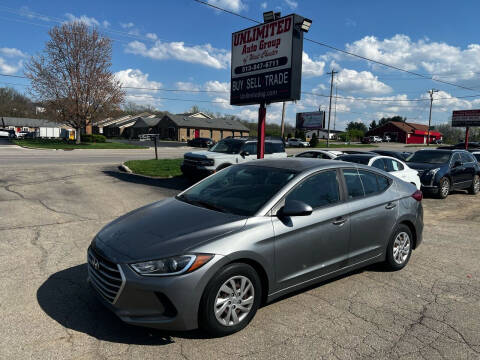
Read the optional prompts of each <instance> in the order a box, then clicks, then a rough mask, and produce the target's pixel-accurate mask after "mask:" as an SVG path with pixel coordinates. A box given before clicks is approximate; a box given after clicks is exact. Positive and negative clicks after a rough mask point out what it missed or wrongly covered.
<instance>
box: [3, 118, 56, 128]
mask: <svg viewBox="0 0 480 360" xmlns="http://www.w3.org/2000/svg"><path fill="white" fill-rule="evenodd" d="M2 118H3V122H4V123H5V126H18V127H30V128H37V127H52V128H54V127H61V126H62V124H60V123H57V122H54V121H50V120H46V119H31V118H17V117H7V116H3V117H2ZM0 126H3V123H2V120H1V118H0Z"/></svg>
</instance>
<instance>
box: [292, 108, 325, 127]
mask: <svg viewBox="0 0 480 360" xmlns="http://www.w3.org/2000/svg"><path fill="white" fill-rule="evenodd" d="M295 127H296V128H297V129H299V130H321V129H325V111H313V112H302V113H297V118H296V126H295Z"/></svg>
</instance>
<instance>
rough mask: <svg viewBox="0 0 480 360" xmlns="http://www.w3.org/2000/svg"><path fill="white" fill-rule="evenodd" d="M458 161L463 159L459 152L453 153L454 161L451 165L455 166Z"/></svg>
mask: <svg viewBox="0 0 480 360" xmlns="http://www.w3.org/2000/svg"><path fill="white" fill-rule="evenodd" d="M457 161H461V159H460V155H459V154H453V156H452V161H451V162H450V164H451V166H454V165H455V163H456V162H457Z"/></svg>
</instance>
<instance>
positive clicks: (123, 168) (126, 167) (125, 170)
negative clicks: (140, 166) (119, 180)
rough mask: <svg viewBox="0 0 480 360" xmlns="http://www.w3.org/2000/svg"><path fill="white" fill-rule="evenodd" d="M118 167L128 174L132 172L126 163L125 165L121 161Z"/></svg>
mask: <svg viewBox="0 0 480 360" xmlns="http://www.w3.org/2000/svg"><path fill="white" fill-rule="evenodd" d="M118 169H119V170H120V171H123V172H126V173H128V174H133V171H132V170H131V169H130V168H129V167H128V166H127V165H125V163H122V164H121V165H119V166H118Z"/></svg>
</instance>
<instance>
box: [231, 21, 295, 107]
mask: <svg viewBox="0 0 480 360" xmlns="http://www.w3.org/2000/svg"><path fill="white" fill-rule="evenodd" d="M302 21H303V17H301V16H299V15H295V14H292V15H288V16H285V17H282V18H278V19H276V20H274V21H271V22H268V23H263V24H261V25H258V26H254V27H251V28H248V29H245V30H242V31H238V32H236V33H233V34H232V69H231V72H232V73H231V82H230V84H231V85H230V104H232V105H251V104H260V103H272V102H279V101H292V100H299V99H300V88H301V76H302V51H303V32H301V31H300V29H299V28H298V25H296V24H299V23H301V22H302Z"/></svg>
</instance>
